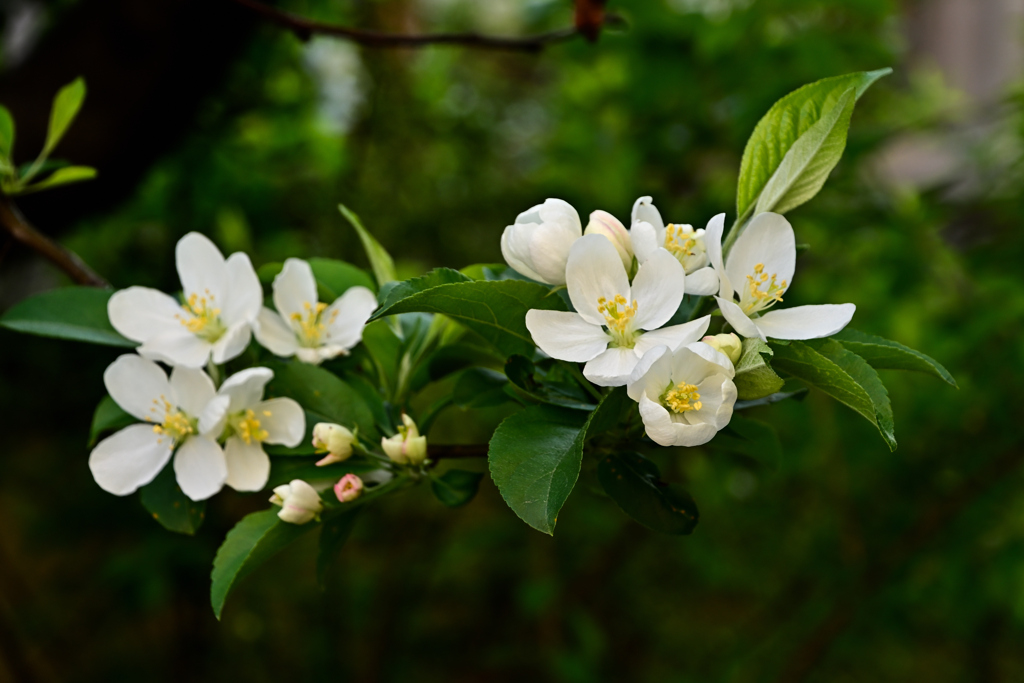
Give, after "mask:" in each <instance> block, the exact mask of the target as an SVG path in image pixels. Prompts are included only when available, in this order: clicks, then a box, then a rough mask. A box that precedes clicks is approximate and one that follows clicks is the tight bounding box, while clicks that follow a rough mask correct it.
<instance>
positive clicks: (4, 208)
mask: <svg viewBox="0 0 1024 683" xmlns="http://www.w3.org/2000/svg"><path fill="white" fill-rule="evenodd" d="M0 226H2V227H3V229H4V230H6V231H7V232H8V233H9V234H10V235H11V237H13V238H14V239H15V240H17V241H18V242H21V243H22V244H24V245H25V246H26V247H28V248H29V249H32V250H33V251H35V252H36V253H38V254H40V255H41V256H43V257H44V258H46V259H47V260H48V261H50V263H52V264H54V265H55V266H57V267H58V268H60V269H61V270H62V271H64V272H65V273H67V275H68V277H70V278H71V279H72V280H74V281H75V282H76V283H77V284H80V285H88V286H90V287H110V283H109V282H107V281H106V280H104V279H103V278H102V277H101V276H100V275H99V274H98V273H96V271H94V270H93V269H92V268H90V267H89V266H88V265H86V263H85V261H83V260H82V259H80V258H79V257H78V255H77V254H75V253H74V252H72V251H70V250H68V249H65V248H64V247H62V246H61V245H60V244H58V243H57V242H54V241H53V240H51V239H50V238H49V237H47V236H46V235H44V234H43V233H41V232H39V231H38V230H36V229H35V228H34V227H32V224H31V223H29V222H28V220H27V219H26V218H25V217H24V216H23V215H22V214H21V211H19V210H18V207H17V206H15V204H14V202H12V201H11V200H10V198H9V197H7V196H6V195H2V194H0Z"/></svg>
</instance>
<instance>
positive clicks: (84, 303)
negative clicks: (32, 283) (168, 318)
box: [0, 287, 138, 348]
mask: <svg viewBox="0 0 1024 683" xmlns="http://www.w3.org/2000/svg"><path fill="white" fill-rule="evenodd" d="M112 294H113V292H111V291H109V290H106V289H98V288H96V287H61V288H59V289H51V290H50V291H48V292H43V293H42V294H37V295H36V296H34V297H31V298H29V299H25V300H24V301H22V302H19V303H17V304H15V305H14V306H13V307H11V308H10V309H9V310H8V311H7V312H6V313H4V315H3V317H0V326H3V327H6V328H8V329H11V330H17V331H18V332H24V333H26V334H36V335H40V336H42V337H56V338H58V339H72V340H74V341H83V342H89V343H92V344H105V345H107V346H120V347H124V348H133V347H135V346H138V344H137V343H136V342H133V341H131V340H130V339H125V338H124V337H122V336H121V335H120V334H118V332H117V330H115V329H114V328H113V326H111V324H110V320H109V318H107V301H109V300H110V296H111V295H112Z"/></svg>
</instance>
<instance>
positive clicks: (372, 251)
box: [338, 204, 398, 287]
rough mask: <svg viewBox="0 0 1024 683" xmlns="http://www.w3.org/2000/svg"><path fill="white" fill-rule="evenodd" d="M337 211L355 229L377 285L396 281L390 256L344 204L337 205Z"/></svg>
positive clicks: (393, 264) (393, 263)
mask: <svg viewBox="0 0 1024 683" xmlns="http://www.w3.org/2000/svg"><path fill="white" fill-rule="evenodd" d="M338 210H339V211H341V215H342V216H344V217H345V218H346V219H347V220H348V222H349V223H351V224H352V227H353V228H355V230H356V233H357V234H358V235H359V241H360V242H362V243H363V249H365V250H366V257H367V258H368V259H369V260H370V267H371V268H372V269H373V274H374V277H376V278H377V284H378V285H380V286H381V287H383V286H384V285H385V284H387V283H388V282H394V281H395V280H397V279H398V277H397V276H396V275H395V262H394V260H393V259H392V258H391V254H389V253H388V252H387V250H386V249H384V247H382V246H381V245H380V242H378V241H377V240H376V239H374V237H373V235H371V234H370V232H369V231H368V230H367V229H366V228H365V227H364V226H363V222H362V221H361V220H359V216H357V215H356V214H354V213H352V211H350V210H349V209H348V207H347V206H345V205H344V204H338Z"/></svg>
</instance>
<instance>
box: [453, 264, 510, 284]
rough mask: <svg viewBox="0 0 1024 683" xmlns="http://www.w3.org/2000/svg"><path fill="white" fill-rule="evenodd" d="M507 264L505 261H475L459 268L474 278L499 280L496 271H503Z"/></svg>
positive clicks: (461, 271)
mask: <svg viewBox="0 0 1024 683" xmlns="http://www.w3.org/2000/svg"><path fill="white" fill-rule="evenodd" d="M505 268H507V266H506V265H505V264H504V263H474V264H473V265H471V266H466V267H465V268H461V269H459V272H460V273H462V274H463V275H465V276H466V277H469V278H472V279H474V280H497V279H498V278H497V277H495V274H496V273H501V272H502V271H504V270H505Z"/></svg>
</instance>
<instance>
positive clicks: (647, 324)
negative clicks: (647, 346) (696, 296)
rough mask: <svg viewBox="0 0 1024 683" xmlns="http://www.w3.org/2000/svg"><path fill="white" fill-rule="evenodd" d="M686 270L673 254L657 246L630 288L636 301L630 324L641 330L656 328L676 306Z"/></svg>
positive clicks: (665, 320) (670, 315)
mask: <svg viewBox="0 0 1024 683" xmlns="http://www.w3.org/2000/svg"><path fill="white" fill-rule="evenodd" d="M685 280H686V271H685V270H683V265H682V264H681V263H679V261H677V260H676V257H675V256H673V255H672V254H670V253H669V252H667V251H665V250H664V249H657V250H655V252H654V253H653V254H651V257H650V258H649V259H647V261H646V262H645V263H644V264H643V265H641V266H640V269H639V270H638V271H637V273H636V277H635V278H633V287H632V289H631V290H630V292H631V295H632V297H633V300H634V301H636V303H637V309H636V317H635V318H634V319H633V325H634V326H635V327H639V328H641V329H644V330H656V329H658V328H659V327H661V326H662V325H664V324H665V323H667V322H668V320H669V318H671V317H672V316H673V315H675V313H676V311H677V310H679V304H681V303H682V301H683V292H684V289H685Z"/></svg>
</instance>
